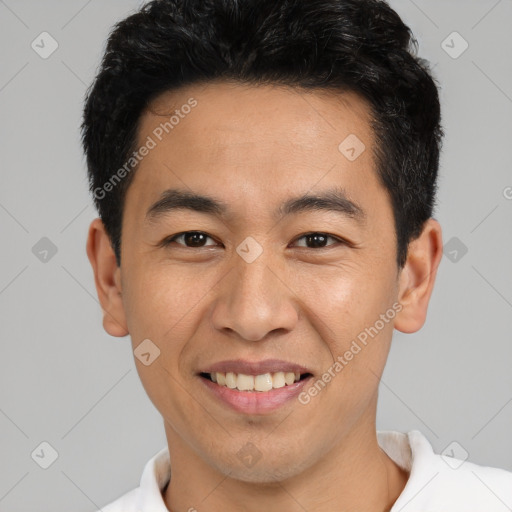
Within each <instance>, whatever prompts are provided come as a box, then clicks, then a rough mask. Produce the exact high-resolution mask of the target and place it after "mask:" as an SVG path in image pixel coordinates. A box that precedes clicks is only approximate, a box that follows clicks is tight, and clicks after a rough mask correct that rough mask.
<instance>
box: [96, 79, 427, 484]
mask: <svg viewBox="0 0 512 512" xmlns="http://www.w3.org/2000/svg"><path fill="white" fill-rule="evenodd" d="M187 104H188V105H194V106H193V107H192V108H184V107H183V105H187ZM176 109H178V111H179V112H178V113H179V115H177V117H176V118H175V119H174V121H173V126H172V129H170V128H169V125H167V130H168V131H169V133H166V131H165V130H163V131H162V123H165V122H166V121H168V120H169V117H170V115H172V114H174V113H175V110H176ZM178 113H177V114H178ZM178 118H179V121H177V122H176V119H178ZM369 122H370V116H369V107H368V106H367V104H366V103H365V102H364V100H362V99H361V98H360V97H358V96H357V95H356V94H354V93H343V94H340V93H338V94H336V95H334V94H327V93H325V92H324V93H322V92H318V91H316V92H309V93H306V92H301V91H299V90H297V89H289V88H282V87H281V88H279V87H273V86H258V87H255V86H252V87H251V86H242V85H237V84H230V83H211V84H209V85H207V86H190V87H187V88H184V89H181V90H179V91H177V92H176V91H175V92H172V93H165V94H164V95H162V96H160V97H159V98H158V99H157V100H156V101H155V102H154V103H153V104H152V108H151V110H148V111H147V112H146V113H145V114H144V115H143V116H142V118H141V122H140V125H139V132H138V146H137V147H140V146H142V145H144V144H146V143H147V141H148V140H149V139H148V137H150V138H151V139H152V140H153V141H154V143H155V144H154V147H152V148H151V149H150V151H148V153H147V155H146V156H144V158H143V159H142V160H141V161H140V163H139V167H138V168H137V171H136V173H135V176H134V179H133V182H132V183H131V184H130V187H129V189H128V191H127V195H126V199H125V210H124V212H123V225H122V253H121V267H120V268H118V269H116V271H115V276H114V281H115V286H116V287H117V289H118V291H119V294H118V295H117V296H116V297H115V298H114V299H112V300H111V301H110V302H109V304H108V307H105V309H109V310H110V312H111V317H115V318H116V320H117V322H116V323H117V325H118V327H116V328H114V327H112V326H111V327H110V330H109V325H111V324H110V323H109V322H108V321H107V322H106V324H105V325H106V328H107V330H109V332H111V333H112V334H114V335H123V334H126V333H129V334H130V336H131V340H132V345H133V349H134V350H136V349H137V347H138V346H139V344H140V343H141V342H143V340H151V341H150V342H147V341H146V342H145V343H146V344H148V343H149V345H147V347H149V348H148V350H146V352H150V353H151V354H152V355H151V356H149V360H151V361H152V362H151V363H150V364H148V365H145V364H143V363H142V362H141V361H140V360H139V359H138V358H136V359H135V361H136V364H137V369H138V372H139V375H140V378H141V380H142V383H143V385H144V387H145V389H146V391H147V393H148V395H149V397H150V399H151V400H152V402H153V403H154V405H155V406H156V408H157V409H158V410H159V412H160V413H161V414H162V416H163V418H164V421H165V428H166V433H167V437H168V440H169V441H170V442H169V444H170V446H176V447H178V446H183V447H185V446H186V447H187V450H189V451H190V452H192V453H194V454H195V456H196V457H197V458H198V459H200V460H202V461H204V462H205V463H206V464H208V465H209V467H211V468H213V469H215V470H218V471H219V472H221V473H223V474H226V475H227V474H228V473H230V475H231V476H232V477H235V478H239V479H242V480H247V481H271V480H272V479H274V478H275V477H276V475H280V476H281V477H282V478H285V477H289V476H292V475H294V474H298V473H299V472H301V471H304V470H306V469H307V468H309V467H311V466H313V465H314V464H315V463H317V462H318V461H319V460H321V459H322V458H324V459H325V458H326V457H329V456H330V454H334V453H336V452H337V450H339V447H340V446H341V444H342V441H343V440H344V439H348V438H352V439H357V438H358V437H359V438H360V439H363V438H364V437H365V436H367V435H368V432H371V431H372V429H373V430H374V429H375V424H374V422H375V409H376V398H377V390H378V383H379V377H380V376H381V374H382V371H383V368H384V364H385V361H386V357H387V354H388V351H389V346H390V342H391V336H392V331H393V327H394V325H395V326H396V323H397V322H399V319H400V318H401V316H400V315H402V316H404V315H405V313H404V312H399V310H400V308H401V306H398V300H399V299H400V297H401V294H402V292H403V291H404V290H405V288H407V283H408V282H409V283H410V281H406V280H405V278H401V275H402V273H401V272H399V270H398V268H397V266H396V237H395V230H394V220H393V213H392V209H391V203H390V199H389V196H388V194H387V192H386V190H385V188H384V187H383V186H382V185H381V184H380V183H379V181H378V178H377V174H376V167H375V162H374V158H373V154H372V147H373V145H374V143H375V142H374V136H373V133H372V131H371V129H370V125H369ZM347 137H349V138H348V139H347ZM160 139H161V140H160ZM345 139H347V140H346V141H345ZM343 141H345V142H343ZM340 144H341V146H340ZM363 144H364V146H363ZM150 146H153V144H152V143H150ZM351 148H353V150H352V149H351ZM179 192H181V193H184V194H190V195H198V196H205V198H203V199H202V200H199V199H197V198H196V200H194V201H191V200H187V198H186V197H184V196H183V195H181V196H180V195H179V194H178V193H179ZM307 196H313V197H318V198H319V199H318V200H317V201H316V202H315V201H311V200H307V199H306V197H307ZM300 199H301V200H300ZM299 200H300V201H299ZM187 205H188V206H187ZM190 232H192V233H190ZM109 250H110V249H109ZM110 256H111V255H110ZM413 274H414V273H413V272H409V271H407V274H406V275H407V276H408V277H409V278H410V277H411V276H412V275H413ZM401 279H404V280H403V281H401ZM428 291H429V290H428ZM427 295H428V293H427ZM103 302H104V301H102V303H103ZM420 316H421V315H420ZM405 324H406V320H405V319H404V324H403V326H402V327H403V329H404V330H406V329H407V327H406V325H405ZM119 326H122V327H119ZM399 327H400V326H399ZM365 329H366V331H365ZM414 330H416V329H414ZM365 332H366V338H365V335H364V333H365ZM370 332H371V335H370V334H369V333H370ZM363 340H365V342H363ZM356 346H357V347H359V350H358V349H357V348H356ZM156 347H157V348H156ZM156 350H159V355H158V357H156V358H155V359H154V360H153V358H154V357H155V354H156V353H157V352H156ZM350 354H352V355H350ZM146 357H148V356H146ZM336 363H337V364H336ZM329 376H330V378H329ZM214 381H217V382H214ZM233 386H236V388H234V389H232V387H233ZM252 386H256V388H257V390H251V387H252ZM270 386H272V389H268V388H269V387H270ZM238 388H242V389H245V390H239V389H238ZM177 449H178V448H177ZM251 457H252V458H254V457H256V458H258V459H259V460H258V463H257V464H254V465H252V464H251V463H249V462H248V461H249V460H250V458H251Z"/></svg>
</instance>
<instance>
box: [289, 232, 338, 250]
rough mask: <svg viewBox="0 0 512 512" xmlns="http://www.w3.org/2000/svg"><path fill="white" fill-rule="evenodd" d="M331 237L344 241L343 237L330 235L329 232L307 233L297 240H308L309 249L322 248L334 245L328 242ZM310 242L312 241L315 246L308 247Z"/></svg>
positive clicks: (336, 240)
mask: <svg viewBox="0 0 512 512" xmlns="http://www.w3.org/2000/svg"><path fill="white" fill-rule="evenodd" d="M329 238H330V239H331V240H334V241H335V242H338V243H342V240H341V239H339V238H337V237H334V236H332V235H328V234H327V233H306V234H305V235H302V236H301V237H300V238H298V239H297V240H302V239H304V240H305V241H306V245H305V247H307V248H308V249H322V248H324V247H328V246H329V245H334V244H327V243H326V242H327V240H328V239H329ZM308 242H309V243H311V244H312V245H313V247H308V245H307V244H308ZM301 247H304V246H301Z"/></svg>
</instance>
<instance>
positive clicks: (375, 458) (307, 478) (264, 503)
mask: <svg viewBox="0 0 512 512" xmlns="http://www.w3.org/2000/svg"><path fill="white" fill-rule="evenodd" d="M166 434H167V439H168V444H169V446H170V447H171V446H172V450H170V454H171V468H172V470H171V481H170V484H169V485H168V487H167V488H166V490H165V492H164V496H163V497H164V501H165V504H166V506H167V508H168V509H169V510H170V511H171V512H182V511H189V510H190V511H193V510H195V509H197V510H200V511H201V512H214V511H218V510H224V511H226V512H231V511H233V512H234V511H238V510H246V511H247V512H257V511H258V512H259V511H261V510H265V512H282V511H283V510H286V511H287V512H303V511H304V510H307V511H308V512H320V511H322V512H323V511H325V510H338V511H340V512H355V511H360V510H369V511H375V512H388V511H389V510H391V508H392V506H393V504H394V503H395V501H396V500H397V498H398V496H399V495H400V494H401V492H402V490H403V488H404V487H405V484H406V482H407V478H408V474H407V473H406V472H405V471H404V470H402V469H401V468H399V467H398V466H397V465H396V464H395V463H394V462H393V461H392V460H391V458H390V457H389V456H388V455H387V454H386V453H385V452H384V451H383V450H382V449H381V448H380V446H379V445H378V442H377V434H376V429H375V424H373V425H371V428H367V429H364V430H353V431H352V432H350V433H349V434H347V436H345V437H343V439H341V441H340V442H339V443H338V445H337V446H336V447H335V449H332V450H330V451H329V453H328V454H327V455H325V456H324V457H321V458H320V460H319V462H317V463H316V464H315V465H313V466H311V467H310V468H308V470H307V471H304V472H301V473H299V474H296V475H294V476H293V477H290V478H287V479H285V480H277V479H276V480H275V481H273V482H265V483H252V482H244V481H240V480H236V479H233V478H230V477H229V474H228V475H225V474H222V473H221V472H219V471H217V470H216V469H215V468H213V467H212V466H211V465H209V464H207V463H206V462H205V461H204V460H203V459H201V458H200V457H198V455H197V454H196V453H195V452H194V451H193V450H191V449H190V447H189V446H188V445H187V444H185V443H183V442H182V440H181V439H180V438H179V436H177V435H176V433H175V432H174V430H172V428H171V427H170V426H169V425H167V424H166Z"/></svg>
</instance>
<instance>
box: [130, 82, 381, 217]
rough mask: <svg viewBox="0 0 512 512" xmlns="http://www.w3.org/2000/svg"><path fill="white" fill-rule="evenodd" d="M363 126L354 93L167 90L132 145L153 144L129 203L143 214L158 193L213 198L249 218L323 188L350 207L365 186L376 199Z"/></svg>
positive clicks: (214, 86) (369, 139) (230, 87)
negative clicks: (338, 193) (343, 196)
mask: <svg viewBox="0 0 512 512" xmlns="http://www.w3.org/2000/svg"><path fill="white" fill-rule="evenodd" d="M190 105H194V106H193V107H190ZM370 122H371V111H370V107H369V105H368V104H367V102H366V101H365V100H364V99H362V98H361V97H360V96H359V95H358V94H356V93H353V92H343V93H339V92H337V93H334V92H329V91H319V90H309V91H306V90H303V89H295V88H290V87H284V86H275V85H263V86H261V85H260V86H250V85H241V84H235V83H230V82H219V83H209V84H207V85H204V84H196V85H193V86H189V87H185V88H182V89H179V90H177V91H168V92H166V93H164V94H162V95H160V96H159V97H158V98H157V99H156V100H154V101H153V102H152V103H151V104H150V106H149V108H148V109H147V110H146V111H145V112H144V114H143V115H142V116H141V119H140V123H139V130H138V141H137V147H141V146H142V145H144V144H145V143H146V142H147V141H148V138H150V139H151V140H152V141H153V143H154V144H152V146H153V148H152V149H151V151H149V152H148V154H147V156H145V157H144V158H143V159H142V161H141V162H140V163H139V165H138V168H137V171H136V175H135V179H134V182H133V183H132V185H131V187H130V188H129V189H128V196H129V195H130V194H131V200H132V201H134V202H135V203H136V204H138V205H139V207H140V209H142V208H143V207H145V208H146V209H147V208H148V207H149V206H150V203H154V201H155V200H157V199H158V197H159V195H160V194H161V193H162V192H163V191H164V190H166V189H170V188H176V187H179V188H181V189H188V190H190V191H193V192H196V193H202V194H203V195H204V194H206V193H210V192H212V191H215V194H213V195H215V196H216V197H220V198H224V199H226V200H227V201H229V202H231V203H238V206H239V207H240V209H242V210H244V211H245V212H249V211H250V210H253V211H256V210H257V209H258V208H259V209H260V210H261V207H262V206H263V205H265V204H267V205H268V206H269V208H270V203H269V202H270V201H272V200H273V198H277V197H279V199H280V201H281V200H284V199H285V198H288V197H291V196H294V197H296V196H297V195H300V194H305V193H307V192H308V191H311V192H315V191H321V190H326V189H328V188H332V186H336V187H340V186H341V187H343V188H344V189H345V190H346V191H347V195H348V196H351V197H353V198H354V199H357V198H355V197H354V196H355V195H357V194H360V193H361V191H366V192H368V191H371V190H372V186H373V189H374V191H378V192H379V194H381V195H385V194H384V192H385V191H384V190H383V189H382V188H380V186H379V183H378V180H377V179H376V175H375V164H374V159H373V151H372V147H373V144H374V134H373V131H372V129H371V126H370ZM347 150H348V152H347ZM132 188H134V189H135V190H136V193H135V192H133V191H132V192H130V189H132ZM128 196H127V201H128ZM356 202H357V201H356ZM278 206H279V205H278V204H277V201H276V202H275V203H274V204H273V207H272V211H274V210H275V209H276V207H278ZM370 207H372V205H370Z"/></svg>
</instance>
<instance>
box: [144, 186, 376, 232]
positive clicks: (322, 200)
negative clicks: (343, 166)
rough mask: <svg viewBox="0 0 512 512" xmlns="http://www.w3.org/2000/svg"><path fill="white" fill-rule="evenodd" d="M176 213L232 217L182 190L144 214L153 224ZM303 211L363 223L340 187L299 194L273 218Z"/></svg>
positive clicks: (223, 207)
mask: <svg viewBox="0 0 512 512" xmlns="http://www.w3.org/2000/svg"><path fill="white" fill-rule="evenodd" d="M176 210H191V211H194V212H199V213H205V214H207V215H213V216H215V217H218V218H221V219H228V218H230V217H232V216H233V215H232V213H231V211H230V208H229V205H228V204H227V203H226V202H224V201H222V200H220V199H216V198H214V197H211V196H207V195H201V194H196V193H193V192H189V191H187V190H182V189H176V188H173V189H168V190H165V191H164V192H163V193H162V194H161V196H160V198H159V199H158V200H157V201H156V202H155V203H153V204H152V205H151V206H150V207H149V209H148V211H147V212H146V220H147V221H148V222H151V223H153V222H157V221H158V220H159V219H160V218H162V217H163V216H164V215H166V214H168V213H170V212H173V211H176ZM307 211H328V212H336V213H338V214H341V215H342V216H344V217H348V218H350V219H353V220H355V221H356V222H358V223H359V224H363V223H364V222H365V221H366V218H367V216H366V212H365V211H364V210H363V208H362V207H361V206H359V205H358V204H357V203H355V202H354V201H352V200H350V199H349V198H348V197H347V195H346V193H345V191H344V190H343V188H340V187H336V188H331V189H328V190H325V191H322V192H319V193H317V194H303V195H301V196H297V197H292V198H290V199H288V200H286V201H285V202H284V203H283V204H282V205H281V206H280V207H279V208H278V209H277V210H276V211H275V212H274V218H275V219H276V220H281V219H283V218H284V217H287V216H290V215H293V214H298V213H303V212H307Z"/></svg>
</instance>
